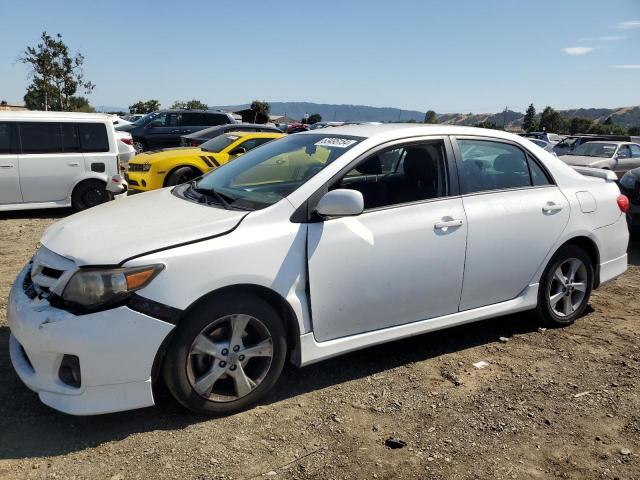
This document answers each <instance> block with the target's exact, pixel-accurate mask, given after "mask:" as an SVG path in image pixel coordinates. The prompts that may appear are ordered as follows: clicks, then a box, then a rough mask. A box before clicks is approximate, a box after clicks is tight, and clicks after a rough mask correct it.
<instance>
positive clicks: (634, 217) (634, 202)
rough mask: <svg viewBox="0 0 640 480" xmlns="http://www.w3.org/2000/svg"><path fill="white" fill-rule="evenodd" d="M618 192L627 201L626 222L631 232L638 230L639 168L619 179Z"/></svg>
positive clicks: (639, 210) (639, 209) (639, 205)
mask: <svg viewBox="0 0 640 480" xmlns="http://www.w3.org/2000/svg"><path fill="white" fill-rule="evenodd" d="M620 191H621V192H622V193H623V194H624V195H626V196H627V198H628V199H629V212H628V213H627V220H628V222H629V228H630V229H631V230H632V231H638V230H640V168H634V169H633V170H629V171H628V172H627V173H625V174H624V175H623V177H622V178H621V179H620Z"/></svg>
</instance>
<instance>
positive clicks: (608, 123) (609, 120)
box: [602, 115, 613, 125]
mask: <svg viewBox="0 0 640 480" xmlns="http://www.w3.org/2000/svg"><path fill="white" fill-rule="evenodd" d="M602 124H603V125H613V119H612V118H611V115H609V116H608V117H607V119H606V120H605V121H604V122H602Z"/></svg>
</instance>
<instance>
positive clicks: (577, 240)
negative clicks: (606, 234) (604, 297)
mask: <svg viewBox="0 0 640 480" xmlns="http://www.w3.org/2000/svg"><path fill="white" fill-rule="evenodd" d="M565 245H575V246H576V247H579V248H581V249H582V250H584V251H585V253H586V254H587V255H588V256H589V258H590V259H591V265H592V267H593V273H594V278H593V288H594V289H595V288H598V286H599V285H600V250H599V249H598V245H597V244H596V242H595V241H594V240H593V239H592V238H590V237H588V236H585V235H578V236H575V237H572V238H569V239H567V240H566V241H565V242H564V243H563V244H562V245H560V246H558V248H557V249H556V251H555V252H553V255H555V254H556V252H557V251H558V250H560V249H561V248H562V247H564V246H565Z"/></svg>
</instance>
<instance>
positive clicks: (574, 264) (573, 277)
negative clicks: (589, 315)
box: [535, 245, 594, 327]
mask: <svg viewBox="0 0 640 480" xmlns="http://www.w3.org/2000/svg"><path fill="white" fill-rule="evenodd" d="M593 282H594V271H593V265H592V263H591V259H590V258H589V256H588V255H587V253H586V252H585V251H584V250H583V249H582V248H580V247H577V246H575V245H565V246H564V247H562V248H561V249H560V250H558V251H557V252H556V253H555V255H554V256H553V257H552V258H551V260H550V261H549V265H548V266H547V268H546V269H545V271H544V273H543V274H542V279H541V281H540V290H539V292H538V306H537V308H536V310H535V312H536V316H537V317H538V319H539V320H540V321H541V322H542V323H543V324H545V325H548V326H551V327H564V326H567V325H571V324H572V323H573V322H574V321H575V320H576V319H577V318H579V317H580V316H582V314H583V313H584V311H585V309H586V308H587V304H588V303H589V298H590V296H591V290H592V289H593Z"/></svg>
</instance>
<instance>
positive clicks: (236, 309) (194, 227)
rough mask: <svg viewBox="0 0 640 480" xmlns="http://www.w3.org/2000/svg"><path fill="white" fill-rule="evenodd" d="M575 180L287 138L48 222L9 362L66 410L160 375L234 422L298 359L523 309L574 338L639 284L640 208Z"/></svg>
mask: <svg viewBox="0 0 640 480" xmlns="http://www.w3.org/2000/svg"><path fill="white" fill-rule="evenodd" d="M580 171H581V172H582V173H578V172H577V171H575V170H574V169H572V168H571V167H569V166H567V165H565V164H564V163H562V162H561V161H560V160H558V159H557V158H556V157H555V156H553V155H552V154H550V153H548V152H545V151H544V150H542V149H541V148H539V147H537V146H535V145H533V144H532V143H531V142H529V141H528V140H526V139H523V138H521V137H518V136H515V135H511V134H508V133H504V132H499V131H495V130H482V129H474V128H466V127H454V126H410V125H392V124H391V125H389V124H387V125H350V126H343V127H335V128H331V129H323V130H320V131H316V132H306V133H301V134H297V135H290V136H288V137H285V138H282V139H280V140H276V141H273V142H269V143H267V144H265V145H263V146H261V147H258V148H256V149H254V150H252V151H251V152H248V153H247V154H245V155H243V156H241V157H239V158H237V159H235V160H234V161H233V162H229V163H228V164H226V165H224V166H222V167H220V168H218V169H215V170H213V171H212V172H210V173H209V174H207V175H205V176H204V177H202V178H200V179H198V180H195V181H192V182H190V183H187V184H183V185H179V186H177V187H174V188H167V189H163V190H158V191H154V192H149V193H146V194H143V195H136V196H133V197H129V198H126V199H123V200H121V201H118V202H110V203H108V204H105V205H101V206H98V207H96V208H92V209H91V210H89V211H87V212H81V213H78V214H76V215H73V216H71V217H68V218H66V219H64V220H62V221H59V222H58V223H56V224H54V225H53V226H51V227H50V228H49V229H48V230H47V231H46V233H45V234H44V236H43V237H42V247H41V248H40V249H39V250H38V251H37V253H36V254H35V256H34V257H33V259H32V260H31V261H30V262H29V264H28V265H26V266H25V268H24V269H23V270H22V272H21V273H20V274H19V276H18V278H17V280H16V282H15V284H14V286H13V289H12V291H11V295H10V299H9V302H8V322H9V326H10V328H11V337H10V351H11V360H12V362H13V365H14V368H15V370H16V371H17V373H18V375H19V376H20V378H21V379H22V381H23V382H24V383H25V384H26V385H27V386H28V387H29V388H31V389H32V390H34V391H36V392H38V394H39V396H40V399H41V400H42V401H43V402H44V403H46V404H47V405H50V406H51V407H53V408H55V409H58V410H61V411H64V412H68V413H72V414H79V415H82V414H98V413H105V412H114V411H119V410H127V409H133V408H139V407H145V406H149V405H153V403H154V398H153V394H152V384H153V382H155V381H156V380H157V379H158V378H160V377H162V378H164V381H165V382H166V384H167V386H168V388H169V390H170V391H171V392H172V393H173V395H174V396H175V398H176V399H177V400H178V401H180V402H181V403H182V404H183V405H185V406H186V407H188V408H190V409H192V410H194V411H196V412H202V413H211V414H224V413H229V412H233V411H237V410H240V409H244V408H247V407H248V406H250V405H253V404H255V403H256V402H257V401H259V399H260V398H261V397H263V395H264V394H265V393H266V392H267V391H268V390H269V389H270V388H271V387H272V386H273V385H274V384H275V383H276V380H277V379H278V377H279V376H280V373H281V371H282V368H283V365H284V363H285V361H287V360H288V361H290V362H292V363H293V364H295V365H297V366H304V365H308V364H310V363H313V362H317V361H319V360H323V359H326V358H329V357H333V356H336V355H340V354H343V353H345V352H349V351H352V350H356V349H360V348H364V347H367V346H370V345H375V344H379V343H382V342H387V341H391V340H395V339H399V338H403V337H408V336H411V335H417V334H421V333H424V332H429V331H432V330H437V329H442V328H446V327H450V326H454V325H460V324H463V323H467V322H473V321H477V320H482V319H485V318H488V317H494V316H497V315H504V314H510V313H514V312H521V311H525V310H533V311H535V313H536V315H537V317H538V318H539V319H540V321H541V322H542V323H544V324H547V325H552V326H564V325H569V324H571V323H572V322H573V321H574V320H576V319H577V318H579V317H580V316H581V315H582V314H583V313H584V311H585V308H586V306H587V302H588V301H589V297H590V294H591V291H592V289H594V288H598V286H600V285H601V284H603V283H604V282H607V281H609V280H611V279H613V278H615V277H617V276H618V275H620V274H622V273H623V272H624V271H625V270H626V269H627V254H626V249H627V243H628V231H627V224H626V219H625V211H626V210H627V209H628V200H627V199H626V197H624V196H622V195H620V192H619V190H618V186H617V185H616V183H615V181H614V177H615V175H614V174H613V173H612V172H606V171H604V170H593V169H584V168H583V169H580ZM132 225H135V228H131V226H132ZM123 232H125V233H126V234H124V233H123ZM87 239H91V241H87ZM513 321H518V318H517V317H514V318H513Z"/></svg>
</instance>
